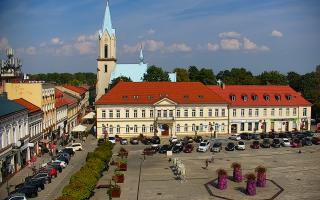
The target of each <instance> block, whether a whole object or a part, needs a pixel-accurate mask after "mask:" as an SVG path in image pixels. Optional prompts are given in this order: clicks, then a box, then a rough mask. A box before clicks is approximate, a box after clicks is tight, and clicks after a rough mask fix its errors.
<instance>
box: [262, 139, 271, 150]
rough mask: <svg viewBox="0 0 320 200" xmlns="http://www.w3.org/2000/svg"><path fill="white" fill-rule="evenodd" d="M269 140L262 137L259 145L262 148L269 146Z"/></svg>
mask: <svg viewBox="0 0 320 200" xmlns="http://www.w3.org/2000/svg"><path fill="white" fill-rule="evenodd" d="M270 146H271V145H270V140H269V139H268V138H264V139H263V141H262V143H261V147H263V148H270Z"/></svg>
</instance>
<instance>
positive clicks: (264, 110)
mask: <svg viewBox="0 0 320 200" xmlns="http://www.w3.org/2000/svg"><path fill="white" fill-rule="evenodd" d="M263 116H267V109H266V108H264V109H263Z"/></svg>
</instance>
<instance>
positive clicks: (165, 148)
mask: <svg viewBox="0 0 320 200" xmlns="http://www.w3.org/2000/svg"><path fill="white" fill-rule="evenodd" d="M167 151H172V145H168V144H165V145H162V146H161V147H160V149H159V153H162V154H165V153H167Z"/></svg>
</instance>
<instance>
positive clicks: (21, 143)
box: [0, 81, 89, 183]
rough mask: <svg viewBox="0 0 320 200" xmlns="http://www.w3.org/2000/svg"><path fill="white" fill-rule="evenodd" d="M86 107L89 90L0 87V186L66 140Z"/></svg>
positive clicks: (23, 85)
mask: <svg viewBox="0 0 320 200" xmlns="http://www.w3.org/2000/svg"><path fill="white" fill-rule="evenodd" d="M88 106H89V91H88V89H86V88H84V87H76V86H72V85H63V86H55V85H53V84H49V83H44V82H36V81H21V82H16V83H14V82H13V83H8V82H7V83H5V84H3V93H2V94H1V97H0V169H1V170H0V171H1V172H0V183H1V182H3V181H4V180H5V178H6V177H8V176H10V175H11V174H13V173H15V172H16V171H18V170H19V169H21V168H22V167H24V166H26V165H27V164H29V163H30V162H33V161H35V159H36V156H37V155H39V154H40V153H41V149H42V148H48V149H49V150H50V149H52V147H53V146H54V145H55V144H57V141H58V140H60V141H64V140H66V139H67V138H69V135H70V132H71V131H72V129H73V128H74V127H76V126H77V125H78V124H79V123H80V120H81V119H82V116H83V115H84V114H85V112H86V109H87V107H88Z"/></svg>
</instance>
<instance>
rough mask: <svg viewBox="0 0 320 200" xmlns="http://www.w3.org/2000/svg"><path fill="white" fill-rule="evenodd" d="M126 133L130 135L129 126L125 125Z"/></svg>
mask: <svg viewBox="0 0 320 200" xmlns="http://www.w3.org/2000/svg"><path fill="white" fill-rule="evenodd" d="M126 133H130V126H129V125H126Z"/></svg>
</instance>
